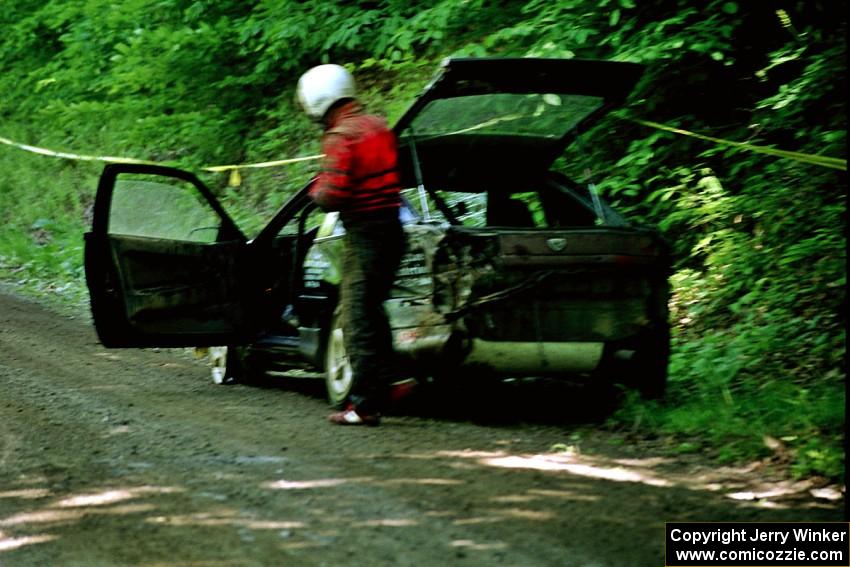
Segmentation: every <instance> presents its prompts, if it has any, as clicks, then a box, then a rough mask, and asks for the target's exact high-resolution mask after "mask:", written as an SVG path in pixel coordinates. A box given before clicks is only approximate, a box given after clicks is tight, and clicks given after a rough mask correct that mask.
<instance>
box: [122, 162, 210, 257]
mask: <svg viewBox="0 0 850 567" xmlns="http://www.w3.org/2000/svg"><path fill="white" fill-rule="evenodd" d="M221 227H222V219H221V217H219V215H218V214H217V213H216V212H215V211H214V210H213V209H212V207H211V206H210V205H209V204H208V203H207V201H206V200H205V199H204V198H203V196H202V195H201V194H200V192H199V191H198V190H197V188H195V187H194V186H193V185H192V184H191V183H188V182H185V181H182V180H180V179H174V178H166V177H161V176H149V175H137V174H123V175H119V176H118V178H117V179H116V181H115V189H114V191H113V194H112V204H111V207H110V212H109V229H108V231H109V233H110V234H121V235H126V236H142V237H147V238H157V239H166V240H180V241H185V242H197V243H212V242H216V241H217V240H218V239H219V233H220V231H221Z"/></svg>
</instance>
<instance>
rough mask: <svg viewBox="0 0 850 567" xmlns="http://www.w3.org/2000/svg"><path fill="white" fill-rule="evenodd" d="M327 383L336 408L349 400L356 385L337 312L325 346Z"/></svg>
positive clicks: (329, 400)
mask: <svg viewBox="0 0 850 567" xmlns="http://www.w3.org/2000/svg"><path fill="white" fill-rule="evenodd" d="M325 385H326V386H327V390H328V402H329V403H330V404H331V406H333V407H335V408H341V407H342V406H343V405H344V404H345V402H346V401H347V400H348V395H349V394H350V393H351V387H352V386H353V385H354V372H353V371H352V369H351V363H350V362H349V360H348V354H347V353H346V352H345V335H344V333H343V331H342V318H341V317H340V314H339V313H335V314H334V316H333V318H332V319H331V325H330V330H329V331H328V344H327V347H326V348H325Z"/></svg>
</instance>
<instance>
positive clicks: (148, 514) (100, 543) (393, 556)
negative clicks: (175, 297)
mask: <svg viewBox="0 0 850 567" xmlns="http://www.w3.org/2000/svg"><path fill="white" fill-rule="evenodd" d="M322 388H323V386H322V384H321V383H320V382H316V381H311V380H304V379H301V380H296V379H282V378H279V379H274V380H273V382H272V385H271V386H270V387H268V388H260V387H248V386H243V385H235V386H215V385H214V384H213V383H212V382H211V381H210V380H209V379H208V372H207V369H206V367H205V366H204V363H203V361H198V360H195V359H194V358H193V357H192V356H191V354H190V353H189V352H185V351H182V350H132V349H131V350H107V349H104V348H103V347H102V346H100V344H99V343H98V341H97V338H96V336H95V334H94V331H93V329H92V327H91V324H90V323H89V322H88V320H87V318H86V317H76V318H72V317H69V316H67V315H60V314H57V313H55V312H53V311H51V310H49V309H47V308H46V307H44V306H42V305H40V304H38V303H36V302H33V301H30V300H26V299H22V298H20V297H17V296H15V295H13V294H11V293H9V292H3V291H2V290H0V565H3V566H15V567H16V566H30V565H33V566H54V565H56V566H73V567H77V566H79V567H97V566H119V565H120V566H123V565H132V566H145V567H155V566H156V567H160V566H162V567H165V566H169V567H181V566H187V567H188V566H193V567H196V566H197V567H201V566H204V567H206V566H209V567H224V566H234V567H235V566H240V567H241V566H255V565H258V566H267V565H268V566H278V565H281V566H290V565H292V566H296V565H310V566H313V565H317V566H321V565H327V566H337V565H346V566H379V565H393V566H405V565H411V566H414V565H415V566H417V567H422V566H430V565H435V566H446V565H482V566H484V565H486V566H492V565H515V566H523V567H525V566H537V565H541V566H549V565H557V566H573V565H575V566H609V565H610V566H624V565H635V566H660V565H663V564H664V556H663V555H664V536H663V534H664V522H666V521H790V520H841V519H842V517H843V506H844V504H843V497H842V495H841V494H840V492H838V491H837V489H836V488H835V487H830V486H822V485H821V484H822V483H821V484H818V482H817V481H813V480H808V481H804V482H791V481H789V480H784V479H783V478H782V477H781V475H780V474H779V473H777V472H776V471H775V470H774V468H772V467H771V466H770V463H769V462H760V463H753V464H752V465H749V466H746V467H737V468H733V467H728V468H718V467H715V466H712V465H711V464H709V463H708V462H707V460H706V459H705V458H704V457H701V456H700V455H687V456H681V457H670V454H671V451H669V450H665V447H664V444H663V442H661V441H660V440H656V441H647V440H637V439H630V438H629V437H628V436H627V435H626V434H624V433H622V432H612V431H606V430H604V429H603V428H602V427H601V426H600V425H598V424H597V425H594V423H593V421H589V418H588V417H587V415H586V412H584V415H582V414H583V412H579V411H578V410H579V409H581V408H587V407H588V405H591V404H592V403H593V401H592V399H587V400H586V399H582V398H581V396H582V394H581V392H578V393H576V392H575V391H574V390H570V389H564V390H558V389H557V388H548V389H541V388H537V387H532V386H531V385H516V384H514V385H510V386H505V387H504V388H502V389H501V390H499V391H498V392H496V393H494V394H493V395H492V396H481V395H476V396H473V395H463V394H462V393H458V392H456V393H455V394H454V395H451V396H447V395H445V394H442V395H439V396H438V395H435V394H432V395H430V396H426V397H423V398H420V399H419V400H418V401H416V400H414V402H412V403H411V404H410V405H409V407H407V408H402V410H400V411H399V412H397V415H391V416H389V417H388V418H386V419H385V421H384V424H382V426H381V427H379V428H339V427H334V426H332V425H330V424H328V423H326V422H325V416H326V415H327V413H328V411H329V409H328V407H327V405H326V403H325V401H324V399H323V397H322ZM559 395H560V396H562V397H563V398H564V399H565V398H570V399H569V400H566V401H565V400H564V399H561V400H559V399H558V396H559ZM576 416H579V417H576Z"/></svg>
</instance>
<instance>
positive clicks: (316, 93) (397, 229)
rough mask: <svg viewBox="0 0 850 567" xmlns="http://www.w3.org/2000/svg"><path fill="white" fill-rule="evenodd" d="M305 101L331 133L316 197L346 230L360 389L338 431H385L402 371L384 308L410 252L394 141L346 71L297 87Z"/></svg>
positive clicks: (325, 71) (351, 331) (346, 286)
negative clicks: (381, 427) (384, 414)
mask: <svg viewBox="0 0 850 567" xmlns="http://www.w3.org/2000/svg"><path fill="white" fill-rule="evenodd" d="M298 100H299V102H300V103H301V105H302V106H303V107H304V110H305V112H306V113H307V114H308V115H309V116H310V117H311V118H313V119H314V120H317V121H320V122H321V123H322V124H323V125H324V127H325V132H324V136H323V138H322V151H323V152H324V154H325V157H324V160H323V162H322V168H321V171H320V172H319V175H318V177H317V178H316V181H315V183H314V184H313V186H312V188H311V189H310V197H311V198H312V199H313V201H315V202H316V204H317V205H319V207H321V208H322V209H323V210H325V211H339V213H340V218H341V219H342V223H343V226H344V227H345V232H346V234H345V239H344V256H343V265H342V282H341V284H340V294H341V302H342V325H343V333H344V335H345V342H346V351H347V354H348V357H349V361H350V363H351V367H352V371H353V375H354V382H353V385H352V388H351V394H350V396H349V402H348V404H347V406H346V407H345V409H344V410H343V411H340V412H338V413H334V414H332V415H331V416H329V420H330V421H331V422H332V423H336V424H339V425H378V423H379V422H380V411H381V409H382V407H383V406H384V405H385V403H386V401H387V398H388V391H389V383H390V382H391V381H392V380H393V378H394V377H395V376H394V372H395V368H394V364H393V360H394V351H393V344H392V333H391V331H390V326H389V322H388V320H387V315H386V312H385V311H384V301H385V300H386V299H388V298H389V294H390V290H391V288H392V284H393V281H394V279H395V272H396V269H397V268H398V265H399V262H400V260H401V256H402V253H403V252H404V231H403V230H402V227H401V222H400V221H399V206H400V202H401V198H400V195H399V193H400V189H401V186H400V184H399V173H398V167H397V166H398V163H397V162H398V149H397V144H396V138H395V134H394V133H393V132H392V130H390V129H389V128H388V127H387V124H386V122H385V121H384V119H383V118H380V117H378V116H374V115H371V114H366V113H364V112H363V108H362V107H361V106H360V104H359V103H358V102H357V100H356V89H355V84H354V78H353V77H352V76H351V74H350V73H349V72H348V71H347V70H346V69H345V68H344V67H341V66H339V65H320V66H318V67H314V68H312V69H310V70H309V71H307V72H306V73H304V75H302V76H301V79H300V80H299V81H298Z"/></svg>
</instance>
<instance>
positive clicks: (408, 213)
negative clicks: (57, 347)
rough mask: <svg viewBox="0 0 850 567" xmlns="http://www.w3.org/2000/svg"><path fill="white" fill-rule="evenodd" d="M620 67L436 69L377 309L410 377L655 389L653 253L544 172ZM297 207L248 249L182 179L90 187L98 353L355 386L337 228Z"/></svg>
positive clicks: (139, 172)
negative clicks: (389, 283) (202, 349)
mask: <svg viewBox="0 0 850 567" xmlns="http://www.w3.org/2000/svg"><path fill="white" fill-rule="evenodd" d="M641 71H642V69H641V67H640V66H638V65H634V64H630V63H617V62H606V61H586V60H557V59H471V58H470V59H450V60H447V61H446V62H445V63H444V64H443V66H442V68H441V70H440V72H439V73H438V75H437V77H436V78H435V79H434V80H433V81H432V82H431V84H430V85H428V86H427V87H426V88H425V90H424V91H423V93H422V94H421V95H420V96H419V97H418V98H417V99H416V101H415V102H414V103H413V105H412V106H411V107H410V108H409V109H408V111H407V112H406V113H405V114H404V115H403V116H402V118H401V119H400V120H399V122H398V123H397V124H396V126H395V128H394V129H395V131H396V133H397V134H398V136H399V143H400V155H401V156H402V160H401V168H402V177H403V184H404V186H405V187H406V188H407V189H406V190H405V191H404V204H403V207H402V209H401V213H400V214H401V217H402V221H403V222H404V226H405V231H406V234H407V238H408V250H407V253H406V255H405V258H404V259H403V261H402V266H401V268H400V269H399V272H398V276H397V279H396V285H395V289H394V291H393V294H392V297H391V299H390V300H389V301H387V303H386V309H387V312H388V314H389V317H390V322H391V325H392V328H393V334H394V342H395V347H396V350H397V352H398V353H399V356H400V360H402V361H403V362H404V366H405V368H406V369H407V371H408V373H409V374H410V375H412V376H415V377H417V378H423V377H436V378H441V379H445V380H452V379H453V376H459V375H461V374H464V375H469V374H470V373H474V374H477V375H486V376H492V377H499V376H501V377H531V376H562V377H564V378H572V379H578V380H585V381H594V380H595V381H602V380H605V381H607V380H616V381H619V382H622V383H626V384H628V385H630V386H633V387H636V388H638V389H639V390H640V391H641V392H642V393H644V394H645V395H649V396H658V395H661V394H662V393H663V391H664V387H665V383H666V371H667V359H668V349H669V347H668V345H669V326H668V321H667V299H668V293H669V291H668V283H667V278H668V274H669V271H670V256H669V250H668V247H667V246H666V245H665V243H664V242H663V241H662V240H661V238H660V237H659V236H658V234H656V232H654V231H653V230H650V229H647V228H641V227H637V226H632V225H631V224H629V223H628V222H627V221H626V220H625V219H623V218H622V217H621V216H620V215H619V214H618V213H617V212H616V211H614V210H613V209H611V208H610V207H609V206H608V205H607V204H606V203H605V202H604V201H602V200H601V199H600V198H599V197H598V196H597V195H596V194H595V191H594V190H593V188H592V186H581V185H579V184H577V183H575V182H573V181H572V180H570V179H568V178H566V177H565V176H563V175H560V174H558V173H555V172H552V171H550V167H551V165H552V162H553V161H554V160H555V159H556V158H557V157H559V156H560V155H561V154H562V152H563V150H564V148H565V147H566V146H567V145H568V144H569V143H571V142H572V141H573V140H574V139H575V138H576V137H577V136H578V135H579V134H580V133H581V132H582V131H583V130H585V129H587V128H588V127H589V125H591V124H592V123H593V122H595V121H596V120H597V119H598V118H599V117H600V116H601V115H602V114H604V113H605V112H607V111H608V110H610V108H611V107H612V106H615V105H617V104H619V103H621V102H622V101H623V99H624V98H625V96H626V95H627V94H628V93H629V91H630V90H631V88H632V87H633V86H634V84H635V82H636V81H637V79H638V78H639V76H640V74H641ZM308 187H309V184H308V186H307V187H304V188H302V189H301V190H300V191H298V192H297V193H296V194H295V195H294V196H293V197H292V198H291V199H290V200H289V201H288V202H287V203H285V204H284V205H283V207H282V208H281V209H280V210H279V211H278V212H277V214H276V215H275V216H274V218H272V220H271V222H269V223H268V225H266V227H265V228H264V229H263V230H262V231H261V232H260V233H259V234H257V235H256V236H254V238H253V239H250V240H249V239H248V238H246V236H245V235H244V234H243V233H242V232H241V231H240V229H239V228H238V227H237V226H236V224H235V223H234V222H233V221H232V220H231V218H230V217H229V216H228V215H227V213H226V212H225V211H224V210H223V209H222V207H221V205H220V204H219V203H218V202H217V201H216V199H215V197H214V196H213V194H212V192H211V191H210V190H209V189H208V188H206V187H205V186H204V185H203V183H202V182H201V181H199V180H198V179H197V178H196V177H195V176H194V175H192V174H191V173H188V172H184V171H181V170H177V169H173V168H167V167H160V166H149V165H129V164H110V165H107V166H106V167H105V169H104V171H103V174H102V176H101V179H100V184H99V186H98V192H97V197H96V202H95V214H94V221H93V226H92V230H91V232H89V233H87V234H86V249H85V250H86V278H87V282H88V286H89V290H90V294H91V305H92V312H93V315H94V321H95V325H96V327H97V331H98V335H99V337H100V340H101V342H102V343H103V344H104V345H105V346H107V347H152V346H161V347H165V346H172V347H174V346H185V347H191V346H195V347H198V346H206V345H229V346H228V348H226V349H225V348H221V347H219V348H216V349H215V353H216V355H215V356H214V357H213V358H214V360H217V362H216V364H215V365H214V369H213V371H214V377H215V378H216V379H217V381H224V380H226V379H235V380H255V379H257V377H258V376H261V375H263V374H264V372H265V371H267V370H280V369H286V368H292V367H299V366H304V365H307V366H312V367H313V368H314V369H315V370H317V371H320V372H323V373H324V376H325V379H326V382H327V386H328V396H329V400H330V401H331V403H333V404H335V405H336V404H339V403H340V402H341V401H342V400H344V398H345V396H346V394H347V392H348V390H349V388H350V386H351V372H350V368H349V366H348V364H347V359H346V356H345V346H344V337H343V334H342V329H341V328H340V326H339V323H338V316H337V304H338V291H337V290H338V284H339V279H340V273H339V269H340V265H341V264H340V261H339V259H340V239H341V238H342V236H343V234H344V231H343V228H342V224H341V223H340V222H339V220H338V215H337V214H336V213H328V214H326V213H323V212H322V211H320V210H318V209H317V208H316V207H315V206H314V205H313V204H312V203H311V201H310V200H309V198H308V197H307V189H308Z"/></svg>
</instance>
